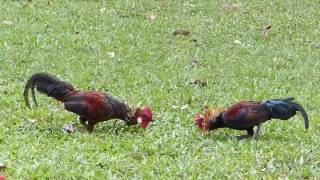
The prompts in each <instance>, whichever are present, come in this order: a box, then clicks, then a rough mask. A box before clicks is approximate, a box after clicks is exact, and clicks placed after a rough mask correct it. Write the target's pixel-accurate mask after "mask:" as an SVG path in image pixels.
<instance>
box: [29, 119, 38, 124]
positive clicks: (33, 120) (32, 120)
mask: <svg viewBox="0 0 320 180" xmlns="http://www.w3.org/2000/svg"><path fill="white" fill-rule="evenodd" d="M28 121H29V122H31V123H32V124H34V123H36V122H37V120H36V119H28Z"/></svg>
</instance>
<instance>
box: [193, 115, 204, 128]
mask: <svg viewBox="0 0 320 180" xmlns="http://www.w3.org/2000/svg"><path fill="white" fill-rule="evenodd" d="M194 120H195V123H196V124H197V126H198V127H199V128H200V129H204V117H203V115H201V114H196V115H195V117H194Z"/></svg>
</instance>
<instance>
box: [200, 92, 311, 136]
mask: <svg viewBox="0 0 320 180" xmlns="http://www.w3.org/2000/svg"><path fill="white" fill-rule="evenodd" d="M292 100H293V98H286V99H275V100H268V101H264V102H261V101H241V102H238V103H236V104H234V105H232V106H231V107H229V108H227V109H226V110H209V109H207V110H206V111H205V113H204V114H203V115H202V114H197V115H196V116H195V121H196V124H197V125H198V127H199V128H201V129H203V130H206V131H209V130H214V129H218V128H231V129H237V130H246V131H247V132H248V136H253V134H254V132H253V128H254V127H255V126H260V125H261V124H262V123H265V122H266V121H268V120H271V119H281V120H288V119H289V118H291V117H292V116H294V115H295V114H296V112H297V111H300V113H301V114H302V115H303V118H304V121H305V128H306V129H307V128H308V127H309V121H308V116H307V113H306V112H305V110H304V109H303V107H302V106H301V105H300V104H298V103H296V102H293V101H292Z"/></svg>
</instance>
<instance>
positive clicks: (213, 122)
mask: <svg viewBox="0 0 320 180" xmlns="http://www.w3.org/2000/svg"><path fill="white" fill-rule="evenodd" d="M222 115H223V112H221V113H220V114H219V115H218V116H217V117H216V118H214V119H209V121H208V124H207V128H208V130H214V129H218V128H224V127H226V124H225V123H224V121H223V118H222Z"/></svg>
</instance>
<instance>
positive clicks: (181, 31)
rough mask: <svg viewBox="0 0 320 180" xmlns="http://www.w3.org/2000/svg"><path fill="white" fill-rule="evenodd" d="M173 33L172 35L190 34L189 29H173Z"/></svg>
mask: <svg viewBox="0 0 320 180" xmlns="http://www.w3.org/2000/svg"><path fill="white" fill-rule="evenodd" d="M173 35H174V36H176V35H183V36H188V35H190V31H186V30H182V29H179V30H176V31H174V32H173Z"/></svg>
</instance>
